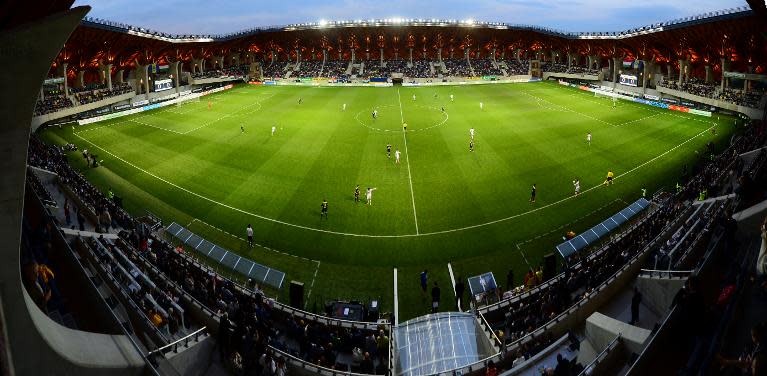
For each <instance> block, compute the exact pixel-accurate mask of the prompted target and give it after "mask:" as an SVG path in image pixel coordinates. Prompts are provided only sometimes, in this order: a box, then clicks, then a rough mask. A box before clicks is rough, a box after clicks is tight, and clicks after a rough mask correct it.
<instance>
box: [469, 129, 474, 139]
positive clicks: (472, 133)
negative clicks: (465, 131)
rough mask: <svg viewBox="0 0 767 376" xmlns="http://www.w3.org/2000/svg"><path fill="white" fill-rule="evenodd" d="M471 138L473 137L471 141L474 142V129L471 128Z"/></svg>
mask: <svg viewBox="0 0 767 376" xmlns="http://www.w3.org/2000/svg"><path fill="white" fill-rule="evenodd" d="M469 137H471V140H472V141H474V127H472V128H469Z"/></svg>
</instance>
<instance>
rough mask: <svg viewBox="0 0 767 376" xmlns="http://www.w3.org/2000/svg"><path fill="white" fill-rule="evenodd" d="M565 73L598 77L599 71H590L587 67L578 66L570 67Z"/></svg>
mask: <svg viewBox="0 0 767 376" xmlns="http://www.w3.org/2000/svg"><path fill="white" fill-rule="evenodd" d="M565 73H569V74H589V75H594V76H596V75H599V70H597V69H591V68H588V67H582V66H580V65H570V68H568V69H567V70H566V71H565Z"/></svg>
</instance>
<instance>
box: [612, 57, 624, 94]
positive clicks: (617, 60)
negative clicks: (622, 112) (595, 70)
mask: <svg viewBox="0 0 767 376" xmlns="http://www.w3.org/2000/svg"><path fill="white" fill-rule="evenodd" d="M621 61H623V58H620V57H614V58H613V70H614V72H613V83H617V82H618V78H619V75H620V66H621ZM613 87H615V85H613Z"/></svg>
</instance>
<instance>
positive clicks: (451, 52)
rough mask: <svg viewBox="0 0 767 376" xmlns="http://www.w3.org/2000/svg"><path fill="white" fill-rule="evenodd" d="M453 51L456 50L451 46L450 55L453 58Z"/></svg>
mask: <svg viewBox="0 0 767 376" xmlns="http://www.w3.org/2000/svg"><path fill="white" fill-rule="evenodd" d="M453 52H455V49H452V48H451V49H450V55H449V56H450V59H452V58H453Z"/></svg>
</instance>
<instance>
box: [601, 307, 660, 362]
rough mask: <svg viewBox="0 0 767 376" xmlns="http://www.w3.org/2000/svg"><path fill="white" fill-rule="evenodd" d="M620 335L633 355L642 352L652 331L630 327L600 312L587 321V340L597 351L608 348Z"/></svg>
mask: <svg viewBox="0 0 767 376" xmlns="http://www.w3.org/2000/svg"><path fill="white" fill-rule="evenodd" d="M619 334H620V336H621V341H622V342H623V345H624V346H626V348H627V349H628V350H629V351H630V352H633V353H639V352H640V351H642V349H643V348H644V344H645V341H647V338H649V337H650V331H649V330H647V329H644V328H640V327H638V326H634V325H629V324H627V323H625V322H623V321H619V320H616V319H614V318H612V317H609V316H606V315H603V314H601V313H599V312H594V314H592V315H591V316H589V318H588V319H586V338H587V339H588V341H589V342H590V343H591V345H592V346H593V347H594V348H595V349H599V350H601V349H605V348H607V346H608V345H609V344H610V342H612V341H613V340H614V339H615V337H616V336H618V335H619Z"/></svg>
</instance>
